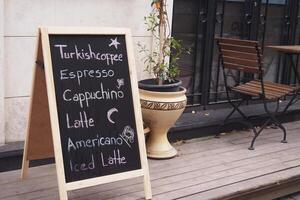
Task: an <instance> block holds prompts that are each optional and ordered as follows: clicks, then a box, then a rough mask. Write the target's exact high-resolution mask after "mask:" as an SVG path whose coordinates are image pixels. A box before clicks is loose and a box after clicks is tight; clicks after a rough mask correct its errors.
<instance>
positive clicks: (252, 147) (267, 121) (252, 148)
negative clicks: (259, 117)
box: [248, 119, 271, 150]
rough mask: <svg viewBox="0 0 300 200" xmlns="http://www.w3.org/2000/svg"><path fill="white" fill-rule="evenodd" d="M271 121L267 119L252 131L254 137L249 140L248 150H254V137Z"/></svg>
mask: <svg viewBox="0 0 300 200" xmlns="http://www.w3.org/2000/svg"><path fill="white" fill-rule="evenodd" d="M270 121H271V119H268V120H266V121H265V123H264V124H263V125H262V126H261V127H260V129H259V131H256V130H255V132H254V137H253V139H252V141H251V145H250V147H249V148H248V149H249V150H254V142H255V140H256V138H257V137H258V136H259V135H260V133H261V132H262V131H263V129H265V128H266V126H267V125H268V123H269V122H270Z"/></svg>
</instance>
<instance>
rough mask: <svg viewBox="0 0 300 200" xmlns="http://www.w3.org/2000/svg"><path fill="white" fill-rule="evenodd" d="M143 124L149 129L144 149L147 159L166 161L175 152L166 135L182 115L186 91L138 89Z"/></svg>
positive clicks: (182, 89) (174, 154)
mask: <svg viewBox="0 0 300 200" xmlns="http://www.w3.org/2000/svg"><path fill="white" fill-rule="evenodd" d="M139 91H140V99H141V107H142V114H143V120H144V123H145V124H146V125H147V126H149V127H150V133H149V135H148V138H147V142H146V147H147V155H148V157H149V158H157V159H167V158H172V157H174V156H176V154H177V151H176V149H175V148H174V147H172V145H171V144H170V143H169V141H168V137H167V133H168V130H169V129H170V127H171V126H173V125H174V123H175V122H176V121H177V119H178V118H179V117H180V115H181V114H182V112H183V110H184V108H185V105H186V96H185V92H186V90H185V89H184V88H181V90H180V91H178V92H153V91H148V90H142V89H140V90H139Z"/></svg>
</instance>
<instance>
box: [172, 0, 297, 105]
mask: <svg viewBox="0 0 300 200" xmlns="http://www.w3.org/2000/svg"><path fill="white" fill-rule="evenodd" d="M299 20H300V0H174V9H173V25H172V34H173V36H175V37H176V38H178V39H180V40H182V41H183V44H184V45H185V46H187V47H190V48H191V49H192V53H191V54H190V55H184V56H183V57H182V58H181V60H180V64H181V76H180V78H181V79H182V80H183V83H184V86H185V87H186V88H187V97H188V104H189V106H202V107H203V108H204V109H205V107H206V106H207V105H212V104H220V103H223V102H226V98H225V95H224V91H225V90H224V81H223V77H222V76H221V74H222V71H220V70H221V67H220V59H219V55H218V51H217V48H216V46H215V45H216V44H215V42H214V37H215V36H221V37H234V38H241V39H250V40H258V41H259V42H260V43H261V46H262V48H263V49H262V50H263V53H264V67H265V71H266V74H265V76H266V79H270V80H273V81H277V82H280V83H296V79H295V76H294V75H293V73H291V71H290V69H289V68H287V67H283V66H286V65H288V64H289V63H288V62H289V61H288V59H286V58H285V56H283V55H280V54H278V53H276V52H274V51H272V50H270V49H268V48H265V46H268V45H284V44H286V45H287V44H299V43H300V25H299ZM294 59H295V60H296V62H295V63H296V65H297V67H299V57H295V58H294ZM227 73H228V76H227V78H229V79H230V77H231V75H230V73H232V72H231V71H228V72H227ZM244 76H246V77H244ZM244 78H249V77H247V75H243V77H239V80H243V79H244ZM250 78H251V77H250Z"/></svg>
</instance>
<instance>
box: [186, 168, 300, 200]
mask: <svg viewBox="0 0 300 200" xmlns="http://www.w3.org/2000/svg"><path fill="white" fill-rule="evenodd" d="M299 170H300V167H295V168H293V169H290V170H284V171H279V172H277V173H272V174H266V175H265V176H261V177H257V178H255V179H249V180H245V181H243V182H241V183H235V184H231V185H227V186H224V187H220V188H217V189H215V190H209V191H206V192H203V193H198V194H195V195H192V196H187V197H184V199H186V200H196V199H197V200H201V199H203V200H204V199H205V200H208V199H224V200H225V199H238V200H242V199H245V198H242V197H240V196H241V195H243V193H247V192H248V193H250V192H254V191H255V192H257V190H266V188H265V187H272V186H273V187H274V186H275V187H277V188H278V189H277V190H272V191H270V192H269V193H267V192H266V191H264V192H262V193H263V194H262V195H261V197H260V198H258V196H256V195H255V194H254V195H252V198H249V197H248V198H246V199H247V200H251V199H252V200H254V199H255V200H263V199H273V198H276V197H278V196H282V195H284V194H287V193H283V192H284V191H281V193H279V191H278V190H280V188H281V187H280V185H281V184H282V183H281V182H285V181H286V182H287V181H288V179H298V182H296V183H298V187H296V188H295V189H294V191H295V190H296V191H297V189H300V184H299V179H300V177H299V174H298V171H299ZM294 174H298V176H296V177H294ZM284 177H285V178H286V179H283V178H284ZM279 179H280V181H278V180H279ZM291 186H292V185H290V186H289V187H291ZM294 186H295V185H294Z"/></svg>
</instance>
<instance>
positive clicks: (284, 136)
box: [271, 116, 287, 143]
mask: <svg viewBox="0 0 300 200" xmlns="http://www.w3.org/2000/svg"><path fill="white" fill-rule="evenodd" d="M271 119H272V121H273V122H274V123H275V124H276V125H277V126H278V127H279V128H280V129H281V130H282V131H283V139H282V140H281V143H287V140H286V129H285V127H284V126H283V125H282V124H281V123H280V122H279V121H278V120H277V119H276V118H275V117H274V116H271Z"/></svg>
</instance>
